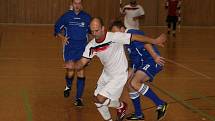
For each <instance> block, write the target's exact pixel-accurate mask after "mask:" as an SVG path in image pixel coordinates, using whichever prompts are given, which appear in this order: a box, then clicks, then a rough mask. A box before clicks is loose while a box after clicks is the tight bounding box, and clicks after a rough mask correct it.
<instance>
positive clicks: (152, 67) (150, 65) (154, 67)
mask: <svg viewBox="0 0 215 121" xmlns="http://www.w3.org/2000/svg"><path fill="white" fill-rule="evenodd" d="M162 69H163V66H160V65H158V64H157V63H156V62H155V61H154V60H145V61H143V62H142V65H141V66H139V67H138V68H137V70H140V71H143V72H145V73H146V74H147V75H148V76H149V77H150V79H149V81H150V82H152V81H153V79H154V77H155V75H156V74H157V73H158V72H160V71H161V70H162Z"/></svg>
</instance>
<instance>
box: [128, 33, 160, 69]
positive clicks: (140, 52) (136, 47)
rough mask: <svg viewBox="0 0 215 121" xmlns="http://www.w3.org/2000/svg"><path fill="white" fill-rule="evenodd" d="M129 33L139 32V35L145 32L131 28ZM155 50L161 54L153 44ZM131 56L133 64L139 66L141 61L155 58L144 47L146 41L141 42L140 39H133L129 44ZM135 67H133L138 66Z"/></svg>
mask: <svg viewBox="0 0 215 121" xmlns="http://www.w3.org/2000/svg"><path fill="white" fill-rule="evenodd" d="M127 33H131V34H138V35H144V34H145V33H144V32H143V31H140V30H135V29H129V30H128V31H127ZM152 47H153V49H154V51H155V52H156V53H157V54H158V55H160V53H159V51H158V49H157V48H156V47H155V46H154V45H152ZM127 49H128V53H129V57H130V60H131V65H132V66H137V67H138V65H141V64H140V63H141V61H146V60H153V58H152V56H151V55H150V54H149V52H148V51H147V50H146V49H145V48H144V43H143V42H139V41H132V42H131V43H130V44H129V45H127ZM137 67H133V68H137Z"/></svg>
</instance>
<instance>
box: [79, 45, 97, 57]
mask: <svg viewBox="0 0 215 121" xmlns="http://www.w3.org/2000/svg"><path fill="white" fill-rule="evenodd" d="M92 45H93V43H92V42H89V43H88V44H87V46H86V47H85V50H84V53H83V55H82V56H83V57H84V58H88V59H92V58H93V56H94V55H95V53H94V52H93V46H92Z"/></svg>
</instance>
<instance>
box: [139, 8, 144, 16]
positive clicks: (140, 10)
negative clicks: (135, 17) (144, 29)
mask: <svg viewBox="0 0 215 121" xmlns="http://www.w3.org/2000/svg"><path fill="white" fill-rule="evenodd" d="M139 15H140V16H142V15H145V11H144V9H143V7H142V6H139Z"/></svg>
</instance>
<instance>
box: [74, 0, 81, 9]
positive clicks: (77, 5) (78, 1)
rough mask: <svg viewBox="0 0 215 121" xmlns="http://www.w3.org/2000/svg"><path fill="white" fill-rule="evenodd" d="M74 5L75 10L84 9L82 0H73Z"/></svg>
mask: <svg viewBox="0 0 215 121" xmlns="http://www.w3.org/2000/svg"><path fill="white" fill-rule="evenodd" d="M72 6H73V10H74V11H75V12H80V11H81V10H82V2H81V0H73V3H72Z"/></svg>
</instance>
